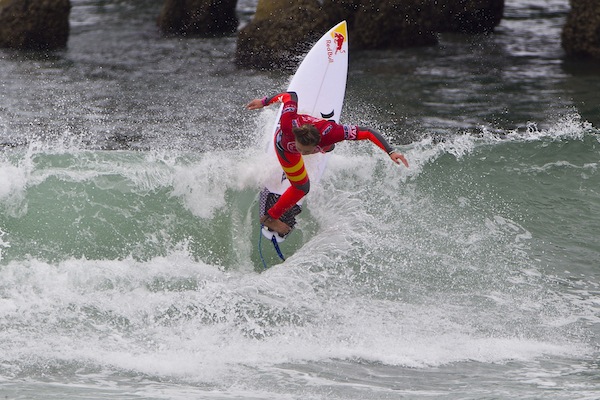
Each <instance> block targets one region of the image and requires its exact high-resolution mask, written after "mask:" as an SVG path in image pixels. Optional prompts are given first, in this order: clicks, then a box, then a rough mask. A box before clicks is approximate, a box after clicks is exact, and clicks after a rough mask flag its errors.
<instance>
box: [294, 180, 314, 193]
mask: <svg viewBox="0 0 600 400" xmlns="http://www.w3.org/2000/svg"><path fill="white" fill-rule="evenodd" d="M295 187H296V189H298V190H300V191H302V192H303V193H304V195H305V196H306V195H307V194H308V192H310V181H307V182H306V183H303V184H302V185H296V186H295Z"/></svg>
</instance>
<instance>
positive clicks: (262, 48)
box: [235, 0, 329, 69]
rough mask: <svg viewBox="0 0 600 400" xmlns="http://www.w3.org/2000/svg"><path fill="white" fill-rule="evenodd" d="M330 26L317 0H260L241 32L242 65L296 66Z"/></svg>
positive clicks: (238, 60)
mask: <svg viewBox="0 0 600 400" xmlns="http://www.w3.org/2000/svg"><path fill="white" fill-rule="evenodd" d="M326 29H329V27H327V16H326V15H325V14H324V13H323V11H322V9H321V5H320V4H319V2H318V1H317V0H267V1H263V0H259V2H258V6H257V12H256V15H255V17H254V19H253V20H252V22H250V23H249V24H248V25H247V26H245V27H244V28H243V29H242V30H241V31H240V32H239V33H238V42H237V50H236V54H235V61H236V64H237V65H238V66H243V67H249V68H263V69H276V68H280V69H292V68H294V67H295V66H296V65H297V64H298V62H299V60H300V58H301V57H302V56H303V55H304V54H305V53H306V52H307V51H308V49H309V47H310V45H311V43H312V42H314V41H315V40H316V39H318V38H319V37H321V35H322V34H323V32H324V31H325V30H326Z"/></svg>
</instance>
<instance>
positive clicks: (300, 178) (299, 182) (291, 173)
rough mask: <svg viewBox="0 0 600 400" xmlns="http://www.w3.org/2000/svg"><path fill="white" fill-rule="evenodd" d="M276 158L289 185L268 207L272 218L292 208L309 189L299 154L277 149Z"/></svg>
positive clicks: (277, 217) (308, 181) (302, 161)
mask: <svg viewBox="0 0 600 400" xmlns="http://www.w3.org/2000/svg"><path fill="white" fill-rule="evenodd" d="M277 158H279V162H280V163H281V167H282V168H283V171H284V172H285V175H286V176H287V178H288V180H289V181H290V184H291V186H290V187H289V188H287V190H286V191H285V192H283V194H282V195H281V197H280V198H279V200H278V201H277V202H276V203H275V204H274V205H273V207H271V208H270V209H269V211H268V214H269V215H270V216H271V217H272V218H274V219H279V218H280V217H281V216H282V215H283V213H285V212H286V211H287V210H289V209H290V208H292V207H293V206H294V204H296V203H297V202H298V201H300V199H301V198H303V197H304V196H305V195H306V194H307V193H308V192H309V190H310V180H309V179H308V173H307V172H306V168H305V167H304V160H303V159H302V155H301V154H297V153H283V152H282V151H280V150H279V149H278V151H277Z"/></svg>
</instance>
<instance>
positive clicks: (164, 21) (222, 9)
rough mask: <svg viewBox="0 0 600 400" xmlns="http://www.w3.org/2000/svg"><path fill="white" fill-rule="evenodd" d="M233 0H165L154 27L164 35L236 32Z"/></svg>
mask: <svg viewBox="0 0 600 400" xmlns="http://www.w3.org/2000/svg"><path fill="white" fill-rule="evenodd" d="M236 3H237V0H165V3H164V4H163V8H162V11H161V13H160V15H159V17H158V26H159V28H160V30H161V31H162V32H163V33H164V34H165V35H179V36H201V37H211V36H221V35H225V34H231V33H234V32H235V31H236V30H237V26H238V18H237V15H236V13H235V7H236Z"/></svg>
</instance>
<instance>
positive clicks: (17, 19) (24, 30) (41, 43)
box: [0, 0, 71, 50]
mask: <svg viewBox="0 0 600 400" xmlns="http://www.w3.org/2000/svg"><path fill="white" fill-rule="evenodd" d="M70 11H71V2H70V0H0V47H8V48H15V49H27V50H29V49H32V50H53V49H58V48H63V47H65V46H66V45H67V41H68V39H69V13H70Z"/></svg>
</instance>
